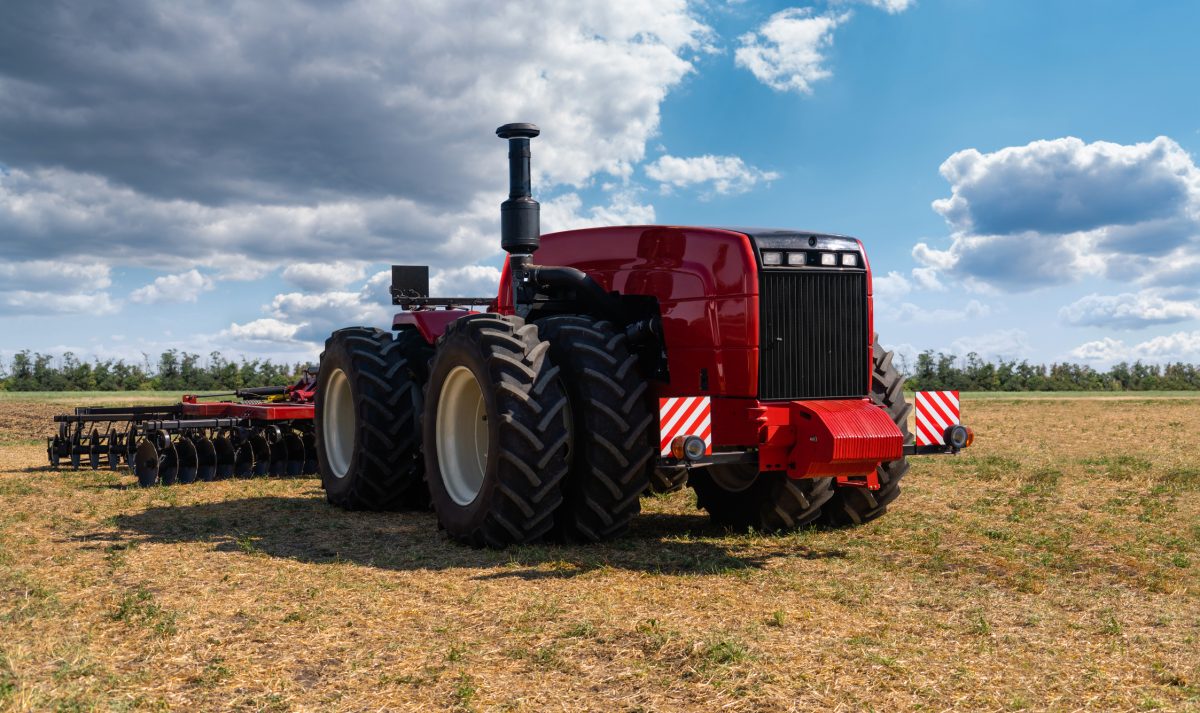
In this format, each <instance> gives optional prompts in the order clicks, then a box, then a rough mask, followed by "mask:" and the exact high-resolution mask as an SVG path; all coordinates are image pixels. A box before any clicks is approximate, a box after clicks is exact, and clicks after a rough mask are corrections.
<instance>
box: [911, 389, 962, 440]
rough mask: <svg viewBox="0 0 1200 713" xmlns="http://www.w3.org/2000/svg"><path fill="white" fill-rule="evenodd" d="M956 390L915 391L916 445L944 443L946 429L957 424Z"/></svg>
mask: <svg viewBox="0 0 1200 713" xmlns="http://www.w3.org/2000/svg"><path fill="white" fill-rule="evenodd" d="M958 422H959V415H958V392H957V391H918V392H917V445H918V446H933V445H938V446H944V445H946V429H947V428H950V427H951V426H954V425H957V424H958Z"/></svg>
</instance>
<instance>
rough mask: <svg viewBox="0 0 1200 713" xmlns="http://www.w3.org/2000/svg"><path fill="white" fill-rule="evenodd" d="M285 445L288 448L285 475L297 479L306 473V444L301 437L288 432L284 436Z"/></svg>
mask: <svg viewBox="0 0 1200 713" xmlns="http://www.w3.org/2000/svg"><path fill="white" fill-rule="evenodd" d="M283 444H284V445H285V446H286V447H287V461H286V462H285V463H284V468H283V473H284V475H287V476H291V477H295V476H297V475H300V473H302V472H303V471H304V442H303V441H301V440H300V436H297V435H296V434H295V433H291V432H288V433H286V434H284V436H283Z"/></svg>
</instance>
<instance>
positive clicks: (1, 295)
mask: <svg viewBox="0 0 1200 713" xmlns="http://www.w3.org/2000/svg"><path fill="white" fill-rule="evenodd" d="M118 309H120V304H119V303H117V302H114V301H113V300H112V298H111V297H110V296H109V295H108V293H107V292H90V293H89V292H81V293H74V294H61V293H57V292H31V291H29V290H12V291H4V292H0V314H8V315H42V314H86V315H104V314H112V313H114V312H116V311H117V310H118Z"/></svg>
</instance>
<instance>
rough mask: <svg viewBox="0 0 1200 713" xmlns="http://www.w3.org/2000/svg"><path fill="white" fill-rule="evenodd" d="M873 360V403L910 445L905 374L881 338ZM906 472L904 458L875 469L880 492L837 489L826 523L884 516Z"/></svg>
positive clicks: (875, 344)
mask: <svg viewBox="0 0 1200 713" xmlns="http://www.w3.org/2000/svg"><path fill="white" fill-rule="evenodd" d="M871 357H872V359H873V360H874V364H875V368H874V370H872V372H871V400H872V401H874V402H875V403H876V404H878V405H879V407H880V408H882V409H883V410H885V411H887V412H888V415H889V416H891V417H892V421H893V422H894V423H895V424H896V426H897V427H898V428H899V429H900V433H901V434H903V436H904V442H905V443H908V441H909V432H908V414H909V411H911V410H912V406H911V405H910V404H909V403H908V402H906V401H905V400H904V375H903V374H901V373H900V372H899V371H898V370H897V369H896V367H895V366H894V365H893V364H892V352H889V351H884V349H883V347H881V346H879V339H878V337H876V338H875V340H874V341H873V342H872V345H871ZM907 472H908V459H907V458H901V459H899V460H893V461H888V462H887V463H884V464H883V465H881V466H879V468H878V469H876V471H875V473H876V476H877V477H878V478H879V490H867V489H866V488H855V487H849V486H843V487H835V488H834V493H833V498H832V499H831V500H830V501H829V504H828V505H827V506H826V507H825V522H826V523H827V524H829V525H832V526H834V527H844V526H846V525H861V524H862V523H864V522H870V521H871V520H874V519H875V518H877V517H879V516H880V515H882V514H884V513H885V512H887V507H888V505H889V504H890V503H891V502H892V501H893V500H895V499H896V498H897V497H899V496H900V479H901V478H903V477H904V474H905V473H907Z"/></svg>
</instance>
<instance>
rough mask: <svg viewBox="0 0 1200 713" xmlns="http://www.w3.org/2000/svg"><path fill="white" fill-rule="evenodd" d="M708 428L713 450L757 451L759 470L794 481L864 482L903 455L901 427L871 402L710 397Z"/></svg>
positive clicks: (857, 400)
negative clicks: (839, 479) (832, 478)
mask: <svg viewBox="0 0 1200 713" xmlns="http://www.w3.org/2000/svg"><path fill="white" fill-rule="evenodd" d="M712 430H713V446H714V449H716V450H725V449H743V448H757V449H758V468H759V470H760V471H768V470H782V471H786V472H787V474H788V476H789V477H792V478H816V477H827V476H839V477H843V478H847V477H849V476H863V477H864V478H866V477H867V476H873V475H874V474H875V469H876V468H877V467H878V466H879V464H881V463H884V462H886V461H890V460H896V459H897V458H900V457H901V456H903V454H904V437H903V435H901V433H900V429H899V428H897V427H896V424H895V423H893V422H892V419H891V417H890V416H889V415H888V414H887V412H886V411H884V410H883V409H881V408H879V407H878V406H876V405H875V404H873V403H872V402H871V401H870V400H869V399H848V400H835V401H772V402H760V401H753V400H750V399H721V398H714V399H713V401H712ZM861 484H863V485H868V484H869V480H864V481H863V482H862V483H861Z"/></svg>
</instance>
